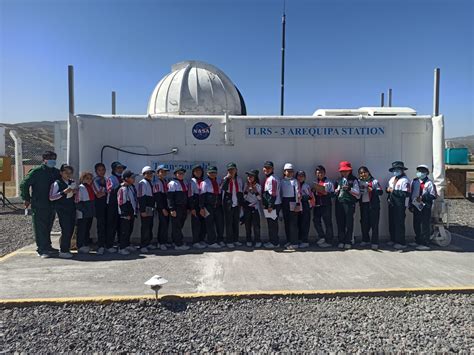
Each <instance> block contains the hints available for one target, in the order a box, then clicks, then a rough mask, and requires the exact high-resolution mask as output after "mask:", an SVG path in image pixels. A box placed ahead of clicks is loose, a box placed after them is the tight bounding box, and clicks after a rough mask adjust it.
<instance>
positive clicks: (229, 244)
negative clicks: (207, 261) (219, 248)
mask: <svg viewBox="0 0 474 355" xmlns="http://www.w3.org/2000/svg"><path fill="white" fill-rule="evenodd" d="M227 248H231V249H232V248H235V245H234V243H227Z"/></svg>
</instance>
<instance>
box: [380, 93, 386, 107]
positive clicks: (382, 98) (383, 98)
mask: <svg viewBox="0 0 474 355" xmlns="http://www.w3.org/2000/svg"><path fill="white" fill-rule="evenodd" d="M384 105H385V94H384V93H383V92H382V93H381V94H380V107H384Z"/></svg>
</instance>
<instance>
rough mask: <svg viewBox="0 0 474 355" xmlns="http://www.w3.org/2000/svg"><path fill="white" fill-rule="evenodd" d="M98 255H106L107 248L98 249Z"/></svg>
mask: <svg viewBox="0 0 474 355" xmlns="http://www.w3.org/2000/svg"><path fill="white" fill-rule="evenodd" d="M95 253H96V254H97V255H104V253H105V248H103V247H100V248H99V249H97V251H96V252H95Z"/></svg>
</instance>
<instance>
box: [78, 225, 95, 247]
mask: <svg viewBox="0 0 474 355" xmlns="http://www.w3.org/2000/svg"><path fill="white" fill-rule="evenodd" d="M92 220H93V218H92V217H89V218H79V219H78V220H77V222H76V224H77V249H79V248H82V247H85V246H88V245H89V243H88V241H89V239H90V234H91V233H90V232H91V226H92Z"/></svg>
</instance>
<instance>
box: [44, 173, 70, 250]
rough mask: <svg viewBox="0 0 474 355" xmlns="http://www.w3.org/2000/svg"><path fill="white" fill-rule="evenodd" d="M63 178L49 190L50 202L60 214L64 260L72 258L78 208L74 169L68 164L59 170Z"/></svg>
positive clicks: (61, 245) (61, 247)
mask: <svg viewBox="0 0 474 355" xmlns="http://www.w3.org/2000/svg"><path fill="white" fill-rule="evenodd" d="M59 173H60V174H61V178H60V179H58V180H56V181H55V182H53V183H52V184H51V189H50V190H49V200H50V201H51V202H52V203H53V206H54V209H55V211H56V213H57V214H58V219H59V225H60V226H61V239H60V251H59V257H60V258H63V259H70V258H72V254H71V252H70V248H71V238H72V235H73V233H74V226H75V224H76V223H75V222H76V206H75V203H74V194H75V193H76V190H77V189H76V183H75V182H74V180H72V174H73V173H74V169H73V168H72V166H69V165H67V164H63V165H61V168H60V169H59Z"/></svg>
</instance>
